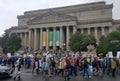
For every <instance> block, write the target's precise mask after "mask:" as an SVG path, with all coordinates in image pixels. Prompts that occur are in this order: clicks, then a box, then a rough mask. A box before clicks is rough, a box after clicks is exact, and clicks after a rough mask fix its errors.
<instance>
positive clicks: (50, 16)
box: [28, 11, 77, 24]
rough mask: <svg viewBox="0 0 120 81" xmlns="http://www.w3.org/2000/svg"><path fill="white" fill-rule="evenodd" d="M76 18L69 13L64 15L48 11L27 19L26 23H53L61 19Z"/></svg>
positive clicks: (61, 20)
mask: <svg viewBox="0 0 120 81" xmlns="http://www.w3.org/2000/svg"><path fill="white" fill-rule="evenodd" d="M76 19H77V18H76V17H73V16H69V15H64V14H60V13H56V12H53V11H49V12H47V13H45V14H43V15H41V16H38V17H35V18H34V19H32V20H30V21H28V24H41V23H55V22H63V21H75V20H76Z"/></svg>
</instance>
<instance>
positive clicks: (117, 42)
mask: <svg viewBox="0 0 120 81" xmlns="http://www.w3.org/2000/svg"><path fill="white" fill-rule="evenodd" d="M108 51H112V52H113V54H114V55H116V52H117V51H120V27H118V28H117V30H116V31H113V32H111V33H109V34H108V35H107V36H106V37H104V38H101V40H100V44H99V47H98V50H97V53H104V54H106V53H108Z"/></svg>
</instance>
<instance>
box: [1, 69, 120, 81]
mask: <svg viewBox="0 0 120 81" xmlns="http://www.w3.org/2000/svg"><path fill="white" fill-rule="evenodd" d="M21 78H22V79H21V80H20V81H65V80H64V78H63V77H62V76H61V75H52V76H51V77H49V76H43V75H41V74H38V75H35V74H32V73H31V69H27V70H26V69H24V70H22V75H21ZM0 81H13V78H6V79H0ZM16 81H18V80H16ZM70 81H120V75H117V76H116V77H114V78H113V77H111V76H107V75H105V76H104V77H103V78H102V79H101V78H100V77H98V76H93V77H92V78H91V79H88V78H84V79H83V78H82V76H81V74H80V73H79V74H78V76H77V77H75V76H72V77H71V79H70Z"/></svg>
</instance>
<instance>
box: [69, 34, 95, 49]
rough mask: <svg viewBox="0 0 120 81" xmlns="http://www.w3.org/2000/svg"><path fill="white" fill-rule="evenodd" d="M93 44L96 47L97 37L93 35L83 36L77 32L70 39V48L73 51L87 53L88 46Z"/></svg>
mask: <svg viewBox="0 0 120 81" xmlns="http://www.w3.org/2000/svg"><path fill="white" fill-rule="evenodd" d="M89 44H93V45H95V46H96V40H95V37H94V36H92V35H83V34H81V33H80V32H76V33H75V34H73V35H72V36H71V38H70V42H69V46H70V49H71V50H73V51H87V46H88V45H89Z"/></svg>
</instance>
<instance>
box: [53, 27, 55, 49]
mask: <svg viewBox="0 0 120 81" xmlns="http://www.w3.org/2000/svg"><path fill="white" fill-rule="evenodd" d="M55 48H56V27H53V49H55Z"/></svg>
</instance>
